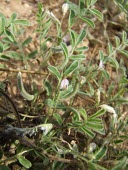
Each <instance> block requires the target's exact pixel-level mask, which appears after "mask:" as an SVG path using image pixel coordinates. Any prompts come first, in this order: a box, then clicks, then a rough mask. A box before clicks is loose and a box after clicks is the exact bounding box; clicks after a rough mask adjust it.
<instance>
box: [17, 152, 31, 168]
mask: <svg viewBox="0 0 128 170" xmlns="http://www.w3.org/2000/svg"><path fill="white" fill-rule="evenodd" d="M17 159H18V161H19V162H20V164H21V165H23V166H24V167H25V168H27V169H28V168H30V167H31V166H32V164H31V162H30V161H29V160H27V159H26V158H25V157H23V156H21V155H20V156H17Z"/></svg>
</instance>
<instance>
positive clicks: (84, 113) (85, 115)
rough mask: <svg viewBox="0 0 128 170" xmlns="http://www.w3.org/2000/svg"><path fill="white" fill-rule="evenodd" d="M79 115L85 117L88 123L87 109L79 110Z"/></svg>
mask: <svg viewBox="0 0 128 170" xmlns="http://www.w3.org/2000/svg"><path fill="white" fill-rule="evenodd" d="M79 113H80V115H81V116H82V117H83V119H84V121H85V122H86V121H87V113H86V111H85V109H84V108H80V109H79Z"/></svg>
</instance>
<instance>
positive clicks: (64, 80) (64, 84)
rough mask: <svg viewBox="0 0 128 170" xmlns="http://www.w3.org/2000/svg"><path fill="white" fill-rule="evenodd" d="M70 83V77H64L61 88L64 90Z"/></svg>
mask: <svg viewBox="0 0 128 170" xmlns="http://www.w3.org/2000/svg"><path fill="white" fill-rule="evenodd" d="M68 85H69V81H68V79H63V80H62V82H61V84H60V89H63V90H65V89H67V88H68Z"/></svg>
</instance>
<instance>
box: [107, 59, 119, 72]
mask: <svg viewBox="0 0 128 170" xmlns="http://www.w3.org/2000/svg"><path fill="white" fill-rule="evenodd" d="M107 60H108V61H109V62H110V63H111V64H112V65H113V66H114V67H115V68H116V69H119V63H118V61H117V60H116V59H115V58H114V57H108V58H107Z"/></svg>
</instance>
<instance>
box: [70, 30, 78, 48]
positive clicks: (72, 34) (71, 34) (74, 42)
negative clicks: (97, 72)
mask: <svg viewBox="0 0 128 170" xmlns="http://www.w3.org/2000/svg"><path fill="white" fill-rule="evenodd" d="M70 37H71V45H72V47H74V46H75V45H76V39H77V37H78V35H77V33H76V32H75V31H73V30H71V31H70Z"/></svg>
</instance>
